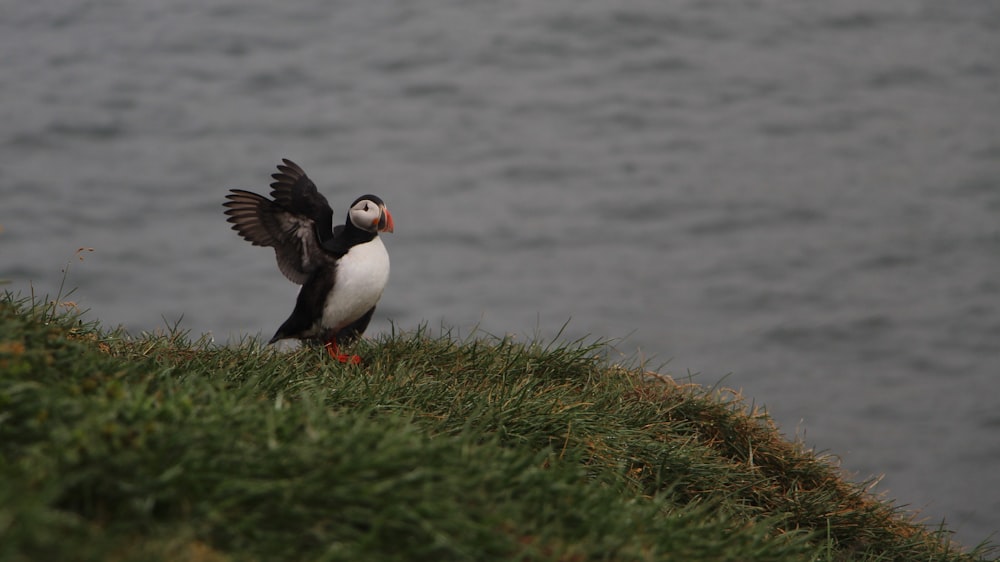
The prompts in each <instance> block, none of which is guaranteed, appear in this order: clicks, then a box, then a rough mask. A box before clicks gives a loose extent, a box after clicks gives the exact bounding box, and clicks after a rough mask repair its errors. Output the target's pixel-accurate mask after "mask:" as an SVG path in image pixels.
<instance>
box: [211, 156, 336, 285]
mask: <svg viewBox="0 0 1000 562" xmlns="http://www.w3.org/2000/svg"><path fill="white" fill-rule="evenodd" d="M282 162H283V164H280V165H278V172H279V173H276V174H273V175H272V176H271V177H273V178H274V180H275V181H274V183H272V184H271V197H274V200H273V201H272V200H271V199H268V198H267V197H264V196H262V195H258V194H256V193H252V192H249V191H245V190H242V189H231V190H230V193H229V195H226V199H228V201H226V202H225V203H223V205H224V206H225V207H227V209H226V214H227V215H229V218H228V219H227V220H228V221H229V222H231V223H233V230H235V231H236V232H238V233H239V234H240V236H242V237H243V238H245V239H246V240H248V241H249V242H251V243H252V244H253V245H255V246H270V247H272V248H274V253H275V256H276V257H277V260H278V269H280V270H281V272H282V273H283V274H285V277H287V278H288V279H289V280H291V281H292V282H293V283H298V284H299V285H301V284H303V283H305V282H306V281H307V280H308V279H309V276H310V275H311V274H312V272H313V271H315V270H316V268H317V267H319V266H321V265H324V264H328V263H330V262H331V261H333V259H334V257H335V256H333V255H330V254H329V253H328V252H326V251H325V250H324V249H323V242H325V241H327V240H329V239H331V238H332V237H333V228H332V227H333V210H332V209H330V205H329V203H327V201H326V198H325V197H323V195H321V194H320V193H319V191H317V190H316V185H315V184H314V183H313V182H312V180H310V179H309V176H307V175H306V174H305V172H303V171H302V168H300V167H299V166H298V165H297V164H295V163H294V162H292V161H291V160H286V159H283V160H282Z"/></svg>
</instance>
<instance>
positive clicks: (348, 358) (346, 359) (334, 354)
mask: <svg viewBox="0 0 1000 562" xmlns="http://www.w3.org/2000/svg"><path fill="white" fill-rule="evenodd" d="M324 347H326V352H327V353H329V354H330V358H332V359H334V360H336V361H340V362H341V363H350V364H352V365H357V364H359V363H361V357H359V356H357V355H345V354H343V353H341V352H340V348H339V347H337V338H336V337H333V338H330V341H328V342H326V345H325V346H324Z"/></svg>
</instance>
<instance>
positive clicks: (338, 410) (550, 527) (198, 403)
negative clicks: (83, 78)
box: [0, 294, 994, 561]
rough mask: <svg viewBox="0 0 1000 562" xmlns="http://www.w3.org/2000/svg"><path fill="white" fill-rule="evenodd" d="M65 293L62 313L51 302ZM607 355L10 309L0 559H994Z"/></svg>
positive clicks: (0, 329) (824, 464) (2, 412)
mask: <svg viewBox="0 0 1000 562" xmlns="http://www.w3.org/2000/svg"><path fill="white" fill-rule="evenodd" d="M57 300H58V299H57ZM603 350H604V346H603V345H601V344H593V345H590V344H585V343H582V342H575V343H569V344H552V345H547V346H545V345H542V344H540V343H538V342H527V343H519V342H517V341H514V340H512V339H507V338H492V337H482V336H480V337H476V338H468V339H465V340H461V341H457V340H456V339H454V338H452V337H450V336H449V335H447V334H444V335H439V336H433V335H431V334H430V333H428V332H427V331H426V330H417V331H416V332H412V333H396V334H390V335H384V336H379V337H376V339H374V340H370V341H362V342H359V343H358V344H356V345H355V346H354V349H353V351H354V352H356V353H359V354H361V355H362V356H363V357H365V359H366V361H365V363H364V364H362V365H360V366H347V365H341V364H337V363H332V362H331V361H329V359H328V358H327V357H326V355H325V353H324V352H323V351H322V350H319V349H311V348H305V349H301V350H298V351H295V352H292V353H288V354H282V353H278V352H275V351H273V350H272V349H270V348H261V347H260V346H259V345H258V344H257V342H255V341H246V342H244V343H243V344H242V345H239V346H234V347H218V346H214V345H211V344H209V343H207V342H205V341H202V340H199V341H190V339H189V338H188V337H187V336H186V334H184V333H180V332H177V331H176V330H167V331H166V332H165V333H162V334H144V335H141V336H138V337H131V336H129V335H127V334H125V333H123V332H121V331H117V330H111V331H105V330H102V329H100V328H99V327H98V326H96V325H93V324H83V323H81V322H80V321H79V318H78V316H77V315H75V314H73V311H72V310H69V311H60V306H59V305H57V304H52V303H49V304H44V303H39V302H36V301H34V300H19V299H17V298H15V297H13V296H11V295H9V294H8V295H7V296H6V297H5V298H3V299H2V300H0V560H11V561H29V560H114V561H130V560H137V561H138V560H143V561H145V560H200V561H221V560H260V561H266V560H435V561H439V560H560V561H584V560H681V561H692V560H778V561H784V560H818V561H825V560H900V561H902V560H906V561H910V560H985V559H987V557H988V556H990V555H992V554H993V552H994V549H993V548H992V547H990V546H989V545H987V544H985V543H984V544H983V545H980V546H978V547H976V548H974V549H964V550H963V549H961V548H959V547H957V546H956V545H954V544H952V543H950V542H949V540H948V537H949V534H948V532H947V531H946V530H944V529H928V528H925V527H923V526H921V525H918V524H916V523H914V522H913V521H912V520H911V517H910V516H909V515H908V514H906V513H904V512H902V511H901V510H900V509H898V508H896V507H894V506H893V505H891V504H890V503H888V502H885V501H882V500H880V499H879V498H876V497H873V496H871V495H870V494H869V493H867V492H866V490H865V488H864V486H860V485H857V484H853V483H850V482H848V481H846V480H844V479H843V476H842V474H841V472H840V470H839V469H838V468H837V467H836V466H835V464H834V463H833V462H832V461H831V460H830V459H828V458H824V457H822V456H818V455H816V454H814V453H813V452H812V451H809V450H806V449H804V448H803V447H802V446H801V445H799V444H797V443H792V442H789V441H787V440H785V439H784V438H782V437H781V435H780V434H779V433H778V431H777V429H776V428H775V427H774V425H773V424H772V423H771V421H770V420H769V419H768V417H767V416H766V414H764V413H762V412H760V411H757V410H754V409H749V408H747V407H746V405H745V404H744V403H743V402H742V401H741V400H740V398H739V397H738V396H735V395H734V394H732V393H729V392H726V391H723V390H716V389H709V388H704V387H701V386H697V385H693V384H677V383H675V382H673V381H672V380H670V379H668V378H665V377H659V376H653V375H650V374H648V373H645V372H644V371H643V370H642V369H639V368H623V367H619V366H614V365H609V364H608V363H607V362H606V361H605V360H602V359H601V358H600V357H601V355H602V353H603Z"/></svg>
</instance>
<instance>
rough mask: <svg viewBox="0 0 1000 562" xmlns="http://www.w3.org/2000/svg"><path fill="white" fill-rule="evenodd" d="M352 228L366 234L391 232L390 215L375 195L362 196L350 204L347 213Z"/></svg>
mask: <svg viewBox="0 0 1000 562" xmlns="http://www.w3.org/2000/svg"><path fill="white" fill-rule="evenodd" d="M347 217H348V220H350V221H351V223H352V224H354V226H356V227H358V228H360V229H361V230H367V231H368V232H392V229H393V225H392V215H391V214H390V213H389V209H386V208H385V203H383V202H382V200H381V199H380V198H378V197H377V196H375V195H362V196H361V197H358V198H357V199H356V200H355V201H354V203H352V204H351V210H350V211H349V212H348V213H347Z"/></svg>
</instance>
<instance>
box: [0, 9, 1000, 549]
mask: <svg viewBox="0 0 1000 562" xmlns="http://www.w3.org/2000/svg"><path fill="white" fill-rule="evenodd" d="M145 4H147V5H140V4H139V3H130V2H123V1H118V2H114V1H112V2H74V3H59V4H58V5H57V3H53V2H31V3H28V2H22V3H18V4H12V5H10V6H7V7H6V8H5V10H4V17H3V18H2V19H0V31H2V33H0V45H2V47H3V49H2V50H3V53H4V56H3V57H0V85H2V87H0V116H2V122H3V124H4V126H3V127H2V128H0V145H2V151H0V163H2V165H0V226H2V228H3V231H2V232H0V279H6V280H8V281H9V283H8V284H7V285H6V286H5V288H7V289H10V290H14V291H19V292H22V293H24V294H27V293H29V292H31V291H32V290H33V291H34V292H35V293H36V294H39V295H41V294H46V293H48V294H54V293H55V292H56V291H57V290H58V287H59V284H60V282H61V280H62V279H63V275H64V273H63V270H67V266H68V270H67V271H66V274H65V275H66V285H67V286H68V287H75V288H76V291H75V293H74V294H73V295H72V297H71V298H72V299H73V300H75V301H76V302H77V303H79V305H80V306H81V307H83V308H87V309H89V310H90V312H89V315H90V316H91V317H93V318H97V319H100V320H101V321H102V322H103V323H104V324H105V325H110V326H114V325H119V324H121V325H124V326H125V327H127V328H128V329H130V330H132V331H135V332H139V331H141V330H155V329H160V328H165V327H167V326H173V325H175V324H177V325H179V327H180V328H182V329H187V330H190V331H191V332H192V333H193V334H194V335H198V334H201V333H210V334H212V335H213V336H214V338H215V339H216V341H217V342H220V343H225V342H227V341H232V340H234V339H238V338H240V337H241V336H243V335H247V334H249V335H256V334H263V336H264V337H265V338H267V337H269V336H270V335H271V333H272V332H273V330H274V329H276V327H277V326H278V325H279V324H280V323H281V321H283V320H284V318H285V317H286V316H287V314H288V313H289V312H290V311H291V308H292V304H293V302H294V298H295V294H296V292H297V287H296V286H294V285H292V284H291V283H289V282H287V281H286V280H285V279H284V277H283V276H281V274H280V273H279V272H278V271H277V268H276V267H275V263H274V260H273V255H272V253H271V252H270V251H269V250H263V249H261V248H256V247H252V246H250V245H249V244H247V243H246V242H244V241H242V240H241V239H239V238H238V237H237V236H236V234H235V233H233V232H232V231H231V230H229V225H228V224H227V223H226V222H225V220H224V216H223V215H222V210H223V209H222V207H221V203H222V200H223V199H222V197H223V196H224V194H225V193H226V191H227V189H229V188H233V187H241V188H246V189H251V190H257V191H261V192H263V191H266V189H267V187H266V186H267V184H268V183H269V181H270V180H269V177H268V175H269V174H270V173H271V172H272V170H273V167H274V165H275V164H276V163H277V162H278V161H279V159H280V158H281V157H287V158H291V159H293V160H295V161H297V162H298V163H299V164H301V165H302V166H303V167H304V168H305V169H306V171H307V172H308V173H309V174H310V176H311V177H312V178H313V179H314V180H315V181H316V183H317V184H318V185H319V186H320V189H321V191H323V192H324V193H325V194H326V195H327V197H328V198H329V199H330V201H331V204H332V205H333V206H334V209H335V211H336V212H337V213H338V214H341V213H343V212H344V211H345V210H346V209H345V206H346V205H347V204H349V203H350V201H352V200H353V199H354V198H355V197H356V196H357V195H359V194H361V193H366V192H371V193H375V194H378V195H380V196H381V197H382V198H383V199H385V200H386V202H387V204H388V206H389V208H390V209H391V210H392V212H393V216H394V218H395V219H396V227H397V228H396V232H395V233H394V234H391V235H387V236H385V242H386V245H387V246H388V248H389V252H390V255H391V256H392V260H393V262H392V264H393V265H392V267H393V272H392V278H391V280H390V284H389V286H388V288H387V290H386V293H385V296H384V297H383V300H382V304H381V305H380V306H379V309H378V311H377V313H376V319H375V321H374V322H373V324H372V326H371V328H370V330H369V333H377V332H380V331H386V330H389V329H390V328H391V327H392V326H393V325H394V326H396V327H397V328H401V329H404V330H405V329H413V328H415V327H417V326H419V325H421V324H422V323H426V324H428V325H429V326H430V327H431V328H432V329H434V330H437V329H438V328H439V327H440V328H441V329H442V330H452V331H453V333H456V334H462V335H465V334H468V333H470V332H472V331H473V330H475V329H480V330H484V331H486V332H490V333H493V334H516V335H517V337H523V338H532V337H535V336H536V335H537V336H540V337H542V338H552V337H556V335H557V334H559V333H560V332H559V331H560V328H561V327H562V326H563V325H564V324H566V323H567V322H568V324H566V328H565V330H564V331H563V332H562V336H561V337H562V338H565V339H574V338H577V337H587V338H590V339H597V338H601V339H610V340H612V347H611V349H610V351H609V354H610V356H611V358H612V360H621V361H632V362H636V361H646V362H647V363H646V364H647V366H648V367H649V368H655V369H658V370H661V371H663V372H669V373H671V374H673V375H674V376H675V377H686V376H687V375H688V373H692V374H694V375H693V376H694V380H695V381H696V382H702V383H705V384H715V383H717V382H719V381H722V384H723V385H725V386H729V387H733V388H737V389H741V390H742V392H743V394H744V396H745V397H746V398H747V400H748V401H752V402H753V403H755V404H757V405H764V406H765V407H766V408H767V409H768V411H769V412H770V413H771V415H772V416H773V417H774V418H775V420H776V421H777V422H778V423H779V425H780V426H781V427H782V429H783V431H784V432H785V433H786V434H787V435H789V436H790V437H793V438H794V437H797V438H800V439H802V440H804V441H805V442H806V443H807V444H808V445H810V446H814V447H815V448H816V449H818V450H822V451H826V452H829V453H833V454H836V455H838V456H839V457H840V458H841V459H842V464H843V467H844V469H845V471H847V472H848V473H850V474H851V475H853V477H854V478H855V479H857V480H859V481H861V480H866V479H868V478H871V477H873V476H877V475H884V478H883V479H882V481H881V482H880V484H879V485H878V486H877V487H876V488H875V490H876V491H877V492H882V493H884V494H885V495H886V497H888V498H891V499H894V500H895V501H896V502H897V503H898V504H900V505H906V506H908V507H907V509H910V510H913V511H919V512H920V514H919V515H918V517H919V518H920V519H924V520H926V521H927V522H928V523H930V524H937V523H939V522H940V521H942V520H945V521H946V522H947V524H948V526H949V527H950V528H951V529H953V530H955V531H956V538H957V539H958V540H959V541H961V542H964V543H966V544H969V545H973V544H975V543H978V542H979V541H981V540H983V539H986V538H987V537H988V536H989V535H990V534H992V533H997V532H998V531H1000V517H998V516H997V514H998V513H1000V470H998V469H997V467H998V466H1000V398H998V393H997V384H998V381H1000V367H998V365H1000V32H998V30H1000V4H997V3H996V2H991V1H987V0H967V1H963V2H932V1H923V2H918V1H903V0H884V1H880V2H877V3H875V2H870V1H861V0H847V1H841V2H836V3H833V2H829V3H815V2H811V3H801V2H782V1H778V0H757V1H751V2H733V1H728V0H724V1H720V2H698V1H694V0H686V1H684V0H670V1H662V0H657V1H652V0H647V1H642V0H625V1H622V2H598V1H593V0H590V1H587V0H574V1H564V0H551V1H523V0H522V1H516V0H512V1H509V2H475V1H474V2H456V1H449V0H428V1H426V2H419V3H417V2H402V1H397V2H379V3H359V2H355V3H349V2H319V1H311V2H309V1H306V2H298V3H273V2H263V1H260V0H250V1H239V2H237V1H235V0H233V1H226V0H208V1H203V2H190V1H180V0H178V1H172V2H159V3H155V4H154V3H145ZM79 248H93V251H92V252H91V251H83V252H80V253H79V254H78V253H77V250H78V249H79ZM79 257H82V258H83V260H82V261H81V260H80V259H79ZM994 538H996V537H994Z"/></svg>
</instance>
